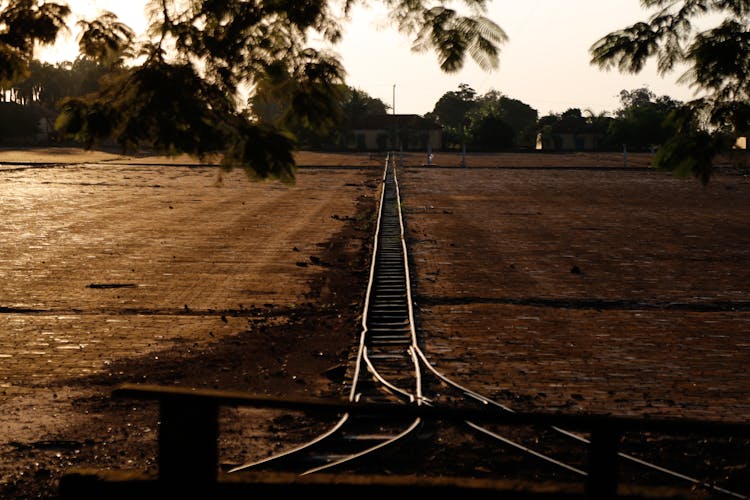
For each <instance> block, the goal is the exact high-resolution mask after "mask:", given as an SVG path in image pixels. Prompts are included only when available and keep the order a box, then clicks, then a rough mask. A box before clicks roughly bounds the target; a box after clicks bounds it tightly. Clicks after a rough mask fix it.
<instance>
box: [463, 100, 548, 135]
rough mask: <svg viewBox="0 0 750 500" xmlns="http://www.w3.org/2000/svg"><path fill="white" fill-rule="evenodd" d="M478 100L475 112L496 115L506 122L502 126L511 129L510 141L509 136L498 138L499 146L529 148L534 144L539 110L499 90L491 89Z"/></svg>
mask: <svg viewBox="0 0 750 500" xmlns="http://www.w3.org/2000/svg"><path fill="white" fill-rule="evenodd" d="M476 102H477V110H476V111H475V113H477V114H479V115H480V116H481V115H494V116H495V117H496V118H497V119H498V120H499V121H501V122H503V123H504V124H505V127H502V128H504V129H509V130H510V131H511V136H510V139H511V140H510V143H508V142H507V138H504V139H503V140H502V141H501V140H500V139H498V148H506V147H525V148H528V147H532V146H533V145H534V143H535V141H536V122H537V119H538V117H539V113H538V112H537V110H535V109H534V108H532V107H531V106H529V105H528V104H526V103H524V102H522V101H519V100H518V99H512V98H510V97H507V96H504V95H503V94H502V93H500V92H498V91H497V90H490V91H489V92H487V93H486V94H484V95H482V96H479V97H477V99H476ZM472 128H474V126H472ZM498 133H500V131H498ZM504 133H505V132H503V134H504ZM475 135H476V134H475ZM503 137H504V135H503ZM501 144H502V145H501Z"/></svg>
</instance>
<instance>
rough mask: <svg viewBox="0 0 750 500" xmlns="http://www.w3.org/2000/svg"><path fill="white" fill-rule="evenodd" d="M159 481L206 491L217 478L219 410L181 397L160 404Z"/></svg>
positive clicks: (202, 402)
mask: <svg viewBox="0 0 750 500" xmlns="http://www.w3.org/2000/svg"><path fill="white" fill-rule="evenodd" d="M160 418H161V424H160V427H159V480H160V481H164V482H169V483H173V484H175V485H176V486H185V487H192V486H198V487H204V486H210V485H213V484H215V483H216V480H217V476H218V466H219V457H218V437H219V424H218V408H217V406H216V405H215V404H212V403H210V402H207V401H200V402H198V401H195V400H192V401H191V400H190V399H189V398H182V397H179V396H173V397H164V398H163V399H162V400H161V403H160Z"/></svg>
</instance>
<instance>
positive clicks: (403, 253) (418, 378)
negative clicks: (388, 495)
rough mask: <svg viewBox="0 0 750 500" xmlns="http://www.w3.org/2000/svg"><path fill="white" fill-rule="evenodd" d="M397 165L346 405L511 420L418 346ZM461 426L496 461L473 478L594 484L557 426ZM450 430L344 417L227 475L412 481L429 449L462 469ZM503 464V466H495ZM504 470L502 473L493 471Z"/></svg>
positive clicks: (384, 196)
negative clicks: (492, 414)
mask: <svg viewBox="0 0 750 500" xmlns="http://www.w3.org/2000/svg"><path fill="white" fill-rule="evenodd" d="M395 163H396V161H395V159H394V158H393V157H392V155H389V156H388V158H387V159H386V164H385V168H384V172H383V178H382V181H383V184H382V189H381V194H380V206H379V214H378V222H377V226H376V232H375V239H374V249H373V257H372V262H371V268H370V280H369V283H368V288H367V294H366V298H365V308H364V312H363V315H362V318H363V319H362V333H361V336H360V343H359V349H358V352H357V356H356V359H355V360H354V363H353V372H352V376H351V377H350V380H351V381H350V388H349V401H350V402H352V403H366V404H368V405H372V404H391V405H392V404H414V405H430V406H435V407H446V408H447V407H461V408H472V407H473V408H482V409H484V410H487V411H498V412H510V413H512V412H513V410H512V409H511V408H509V407H507V406H505V405H503V404H501V403H498V402H496V401H493V400H491V399H490V398H487V397H485V396H482V395H481V394H478V393H476V392H474V391H471V390H470V389H467V388H465V387H463V386H461V385H459V384H457V383H455V382H453V381H452V380H450V379H449V378H448V377H446V376H445V375H444V374H442V373H441V372H440V371H438V370H437V369H436V368H435V367H434V366H433V365H432V364H431V363H430V362H429V361H428V359H427V357H426V356H425V355H424V353H423V351H422V350H421V349H420V347H419V344H418V338H417V335H416V330H415V325H414V311H413V304H412V300H411V284H410V274H409V267H408V256H407V249H406V243H405V239H404V224H403V217H402V213H401V199H400V193H399V188H398V181H397V179H396V171H395V167H396V165H395ZM425 388H429V390H428V391H426V390H425ZM425 392H427V393H428V394H429V395H430V396H426V395H425ZM464 424H465V426H466V427H465V428H464V431H462V432H464V433H465V431H466V430H467V429H468V430H469V431H470V433H471V434H473V435H474V439H473V440H471V439H470V440H469V441H467V442H468V443H469V444H468V446H469V448H470V450H469V452H468V453H469V454H470V455H472V456H477V455H479V456H490V457H491V458H492V459H491V460H490V462H491V464H490V465H489V466H488V465H480V466H473V467H474V469H473V470H474V471H485V472H486V475H487V477H498V476H499V475H502V476H505V477H506V478H517V477H519V476H522V475H524V474H529V471H533V472H532V478H533V479H537V480H540V479H541V480H559V481H567V482H570V481H581V480H584V479H585V478H586V477H587V472H586V467H587V462H586V461H587V450H586V448H587V446H588V445H589V444H590V441H589V439H588V437H587V436H586V435H583V434H579V433H575V432H571V431H568V430H565V429H562V428H558V427H551V428H542V429H540V428H528V429H527V428H519V427H517V426H513V427H509V426H490V425H486V424H482V425H479V424H478V423H475V422H471V421H468V420H467V421H464ZM451 426H452V427H455V423H454V422H427V421H422V419H420V418H418V417H409V416H404V417H394V416H392V415H391V414H390V413H389V415H387V416H385V415H383V414H378V413H376V412H373V413H364V412H357V413H352V414H349V413H347V414H344V415H342V416H341V417H340V418H339V420H338V422H336V423H335V424H334V425H333V426H332V427H331V428H330V429H329V430H327V431H326V432H324V433H322V434H320V435H319V436H317V437H315V438H314V439H312V440H310V441H309V442H307V443H304V444H302V445H300V446H296V447H294V448H292V449H289V450H287V451H284V452H281V453H278V454H275V455H272V456H269V457H267V458H264V459H261V460H258V461H254V462H249V463H246V464H242V465H239V466H236V467H234V468H232V469H230V470H229V471H228V472H229V473H237V472H242V471H249V470H253V471H258V470H276V471H285V472H296V473H298V474H300V475H307V474H312V473H315V472H319V471H323V470H327V469H333V468H336V469H337V470H341V471H344V470H348V471H355V472H357V471H360V470H362V467H366V469H367V470H368V471H370V472H373V471H375V472H378V473H386V474H387V473H390V472H391V471H392V470H394V469H398V468H399V467H401V468H403V467H407V468H408V469H407V470H408V473H415V472H418V470H419V469H420V467H421V466H424V468H425V470H427V469H429V465H425V462H428V461H438V460H436V459H435V456H434V455H425V454H422V453H423V452H422V451H421V450H423V449H424V448H426V447H429V446H433V447H438V448H443V449H444V450H443V451H444V454H445V455H446V456H447V460H450V461H451V463H454V462H460V461H461V460H462V458H461V452H459V453H458V454H456V453H455V450H454V449H449V448H450V445H449V444H448V443H447V441H445V440H441V439H440V438H439V437H437V436H439V435H441V434H442V433H445V432H451V431H450V429H449V427H451ZM453 432H454V433H455V429H453ZM415 442H416V443H417V444H416V445H415V444H414V443H415ZM429 442H431V443H432V444H431V445H430V444H429ZM465 443H466V442H465ZM465 443H464V444H463V446H464V449H465V448H466V446H467V445H466V444H465ZM498 456H500V457H503V458H500V459H499V460H498V459H497V457H498ZM619 456H620V458H621V460H622V462H623V463H624V464H625V465H626V466H629V467H630V469H633V470H632V471H631V472H630V474H631V475H632V477H638V478H641V479H644V478H646V479H647V480H651V481H654V482H655V484H659V482H660V479H661V480H663V479H664V478H667V479H666V481H667V482H668V483H669V485H672V486H686V485H688V486H692V487H693V488H699V489H705V490H710V491H712V492H714V493H718V494H721V495H723V496H727V497H731V498H740V499H750V497H749V496H746V495H743V494H740V493H737V492H734V491H730V490H728V489H724V488H721V487H719V486H717V485H715V484H709V483H706V482H703V481H701V480H700V479H697V478H694V477H691V476H690V475H687V474H683V473H680V472H677V471H675V470H671V469H669V468H666V467H662V466H659V465H657V464H654V463H651V462H648V461H645V460H642V459H639V458H637V457H634V456H632V455H628V454H626V453H620V454H619ZM505 457H507V458H505ZM363 464H366V465H363ZM373 464H374V465H373ZM456 465H458V464H456ZM488 467H490V469H488ZM497 467H501V468H502V469H503V470H501V471H498V470H494V469H495V468H497Z"/></svg>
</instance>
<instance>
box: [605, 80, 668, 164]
mask: <svg viewBox="0 0 750 500" xmlns="http://www.w3.org/2000/svg"><path fill="white" fill-rule="evenodd" d="M620 102H621V103H622V107H621V108H620V109H618V110H617V111H616V112H615V120H613V121H612V123H611V125H610V128H609V132H608V134H609V137H610V140H611V141H612V142H613V143H615V144H626V145H627V147H628V149H630V150H650V149H651V148H652V147H653V146H661V145H662V144H664V143H665V142H667V141H668V140H669V139H670V138H671V137H673V136H674V135H675V134H676V133H677V130H676V129H675V127H674V123H673V121H672V120H671V119H670V115H671V113H672V112H674V111H675V110H676V109H677V108H678V107H679V106H680V104H681V103H680V102H678V101H675V100H674V99H672V98H671V97H669V96H660V97H657V96H656V94H654V93H653V92H651V91H650V90H649V89H648V88H647V87H642V88H640V89H635V90H631V91H627V90H622V91H621V92H620Z"/></svg>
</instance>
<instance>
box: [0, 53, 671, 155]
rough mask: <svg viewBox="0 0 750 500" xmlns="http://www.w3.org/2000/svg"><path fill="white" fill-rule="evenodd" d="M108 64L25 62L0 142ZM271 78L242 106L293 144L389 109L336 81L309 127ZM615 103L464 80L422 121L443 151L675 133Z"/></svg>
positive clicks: (339, 144) (346, 137) (599, 145)
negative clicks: (529, 93) (527, 97)
mask: <svg viewBox="0 0 750 500" xmlns="http://www.w3.org/2000/svg"><path fill="white" fill-rule="evenodd" d="M107 72H108V68H107V67H106V66H105V65H102V64H100V63H97V62H96V61H93V60H91V59H88V58H79V59H76V60H75V61H72V62H63V63H57V64H49V63H41V62H39V61H32V62H31V64H30V68H29V76H28V77H27V78H26V79H24V80H21V81H19V82H17V83H15V84H14V85H13V86H9V87H5V88H0V144H2V143H3V142H4V143H8V142H11V143H13V142H16V143H18V142H27V143H28V142H33V141H37V142H40V141H41V142H55V141H60V140H62V138H61V137H58V136H57V133H56V132H55V126H54V125H55V121H56V120H58V119H59V117H60V108H59V105H60V103H62V102H65V100H66V99H69V98H75V97H79V96H84V95H87V94H91V93H93V92H96V91H97V90H98V89H99V85H100V80H101V79H102V78H103V77H105V75H107ZM283 89H284V86H283V85H280V84H279V82H278V81H273V82H271V81H269V82H263V83H262V84H261V85H259V87H258V89H257V91H256V93H254V94H253V95H252V97H250V99H249V100H248V103H247V112H248V113H249V114H251V115H252V116H254V117H256V118H257V119H259V120H261V121H263V122H265V123H272V124H273V125H274V126H276V127H279V128H283V129H286V130H289V131H290V132H291V133H292V134H293V135H294V137H295V140H296V141H297V143H298V144H300V146H301V147H303V148H305V149H313V150H322V149H325V150H342V149H345V148H346V147H347V144H350V143H351V140H350V139H351V134H352V125H353V124H355V123H357V122H359V121H361V120H362V119H363V118H364V117H367V116H370V115H383V114H387V113H388V112H389V110H390V107H389V106H388V105H387V104H386V103H384V102H383V101H382V100H380V99H377V98H374V97H372V96H370V95H368V94H367V93H366V92H365V91H363V90H360V89H356V88H353V87H349V86H348V85H345V84H341V85H338V86H337V87H336V92H335V95H336V97H337V98H336V99H335V102H334V104H333V106H334V108H335V109H337V111H338V112H337V113H336V115H335V117H334V118H333V119H332V120H331V122H330V123H329V125H328V126H326V127H320V126H314V125H313V124H310V123H305V122H304V121H303V120H300V119H299V115H298V114H295V113H289V112H288V111H287V102H288V98H289V97H290V96H289V95H287V94H284V91H283ZM620 101H621V105H622V106H621V107H620V108H619V109H617V110H615V111H614V113H613V114H612V115H611V116H610V115H609V114H607V113H601V114H594V113H593V112H591V111H590V110H584V111H582V110H580V109H578V108H571V109H568V110H566V111H564V112H562V113H557V114H547V115H545V116H541V117H540V116H539V113H538V112H537V110H536V109H534V108H532V107H531V106H529V105H528V104H526V103H524V102H521V101H519V100H517V99H513V98H511V97H508V96H505V95H503V94H502V93H501V92H499V91H496V90H490V91H489V92H487V93H486V94H483V95H479V94H477V92H476V91H475V90H474V89H473V88H471V87H470V86H469V85H467V84H461V85H459V87H458V89H457V90H452V91H448V92H446V93H445V94H443V95H442V96H441V97H440V99H439V100H438V101H437V102H436V103H435V106H434V109H433V110H432V111H431V112H428V113H426V114H425V115H424V117H425V118H427V119H429V120H432V121H434V122H435V123H437V124H439V125H440V126H441V127H442V130H443V149H445V150H460V149H462V148H467V149H468V150H470V151H478V152H491V151H504V150H529V149H534V148H536V147H537V145H539V141H540V140H541V139H542V138H543V139H544V140H545V141H547V142H546V143H544V144H543V146H544V147H545V148H546V149H553V150H555V149H562V145H561V144H560V143H559V140H557V141H556V138H559V137H561V136H562V135H564V134H573V135H576V136H582V135H588V136H589V137H593V138H595V141H596V146H595V149H599V150H619V149H622V147H623V145H627V147H628V148H629V149H630V150H633V151H637V150H650V149H652V148H654V147H655V146H658V145H659V144H662V143H663V142H664V141H665V140H667V139H668V138H669V137H671V136H672V135H673V134H674V133H675V125H674V123H672V122H670V120H669V117H670V114H671V113H672V112H673V111H675V110H676V109H677V108H679V106H680V104H681V103H680V102H678V101H675V100H673V99H672V98H670V97H668V96H656V95H655V94H654V93H653V92H651V91H650V90H649V89H648V88H645V87H644V88H639V89H634V90H622V91H621V92H620Z"/></svg>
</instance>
